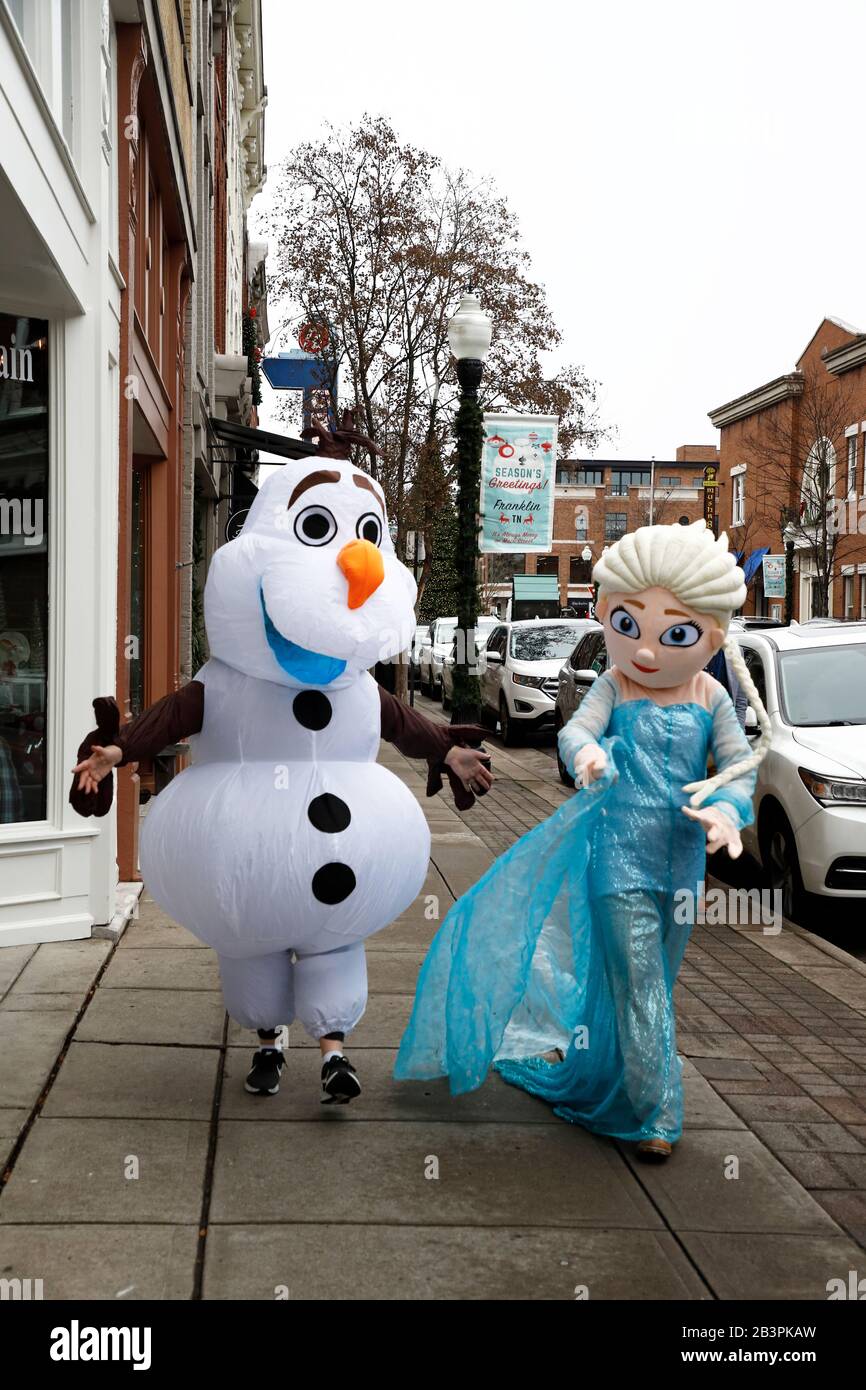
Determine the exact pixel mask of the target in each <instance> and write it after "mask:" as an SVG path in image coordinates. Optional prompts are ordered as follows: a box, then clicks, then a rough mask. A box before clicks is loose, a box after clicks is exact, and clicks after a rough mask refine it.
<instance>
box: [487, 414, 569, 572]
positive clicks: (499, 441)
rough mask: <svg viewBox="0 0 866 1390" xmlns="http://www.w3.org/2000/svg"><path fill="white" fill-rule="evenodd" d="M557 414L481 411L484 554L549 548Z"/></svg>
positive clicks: (551, 544)
mask: <svg viewBox="0 0 866 1390" xmlns="http://www.w3.org/2000/svg"><path fill="white" fill-rule="evenodd" d="M558 427H559V417H558V416H557V415H510V414H485V416H484V430H485V439H484V446H483V449H482V453H481V502H480V512H481V522H482V531H481V543H480V549H481V552H482V554H487V555H496V554H500V555H502V554H507V552H508V551H528V550H534V551H543V552H544V553H545V554H549V553H550V552H551V551H552V549H553V542H552V537H553V496H554V486H553V477H554V469H555V467H556V443H557V430H558Z"/></svg>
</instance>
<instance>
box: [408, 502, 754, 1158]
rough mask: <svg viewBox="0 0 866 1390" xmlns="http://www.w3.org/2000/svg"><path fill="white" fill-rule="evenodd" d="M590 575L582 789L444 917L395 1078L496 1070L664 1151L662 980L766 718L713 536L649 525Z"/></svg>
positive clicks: (581, 714)
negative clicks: (723, 669)
mask: <svg viewBox="0 0 866 1390" xmlns="http://www.w3.org/2000/svg"><path fill="white" fill-rule="evenodd" d="M593 578H594V580H595V581H596V583H597V584H598V600H597V604H596V611H597V614H598V617H599V619H600V620H601V621H602V622H603V624H604V629H605V635H606V642H607V650H608V654H609V658H610V661H611V667H610V669H609V670H608V671H606V672H605V673H604V674H603V675H602V676H600V677H599V678H598V679H597V680H596V682H595V684H594V685H593V686H592V688H591V690H590V692H589V694H588V695H587V696H586V697H585V699H584V700H583V701H582V703H581V705H580V707H579V708H578V710H577V712H576V713H575V714H574V715H573V717H572V718H571V719H570V720H569V722H568V724H567V725H566V726H565V728H564V729H563V730H562V731H561V733H560V735H559V749H560V753H561V756H562V759H563V762H564V763H565V765H566V767H567V768H568V770H569V772H570V773H571V774H572V776H573V777H574V779H575V783H576V785H577V787H578V790H577V792H576V793H575V795H574V796H573V797H570V798H569V800H568V801H566V802H565V803H564V804H563V805H562V806H561V807H560V808H559V809H558V810H557V811H555V812H554V814H553V815H552V816H550V817H549V819H548V820H546V821H544V822H542V824H540V825H538V826H536V827H535V828H534V829H533V830H531V831H530V832H529V834H527V835H525V836H524V837H523V838H522V839H521V840H519V841H518V842H517V843H516V844H515V845H514V846H512V848H511V849H510V850H508V852H507V853H506V854H505V855H503V857H502V858H501V859H499V860H498V861H497V862H496V863H495V864H494V865H493V866H492V867H491V868H490V869H489V870H488V872H487V873H486V874H485V875H484V877H483V878H482V879H481V880H480V881H479V882H478V883H477V884H476V885H475V886H474V887H473V888H472V889H470V891H469V892H468V893H467V894H465V896H464V897H462V898H461V899H460V900H459V901H458V902H457V903H455V905H454V907H453V908H452V909H451V911H450V912H449V914H448V916H447V918H446V919H445V921H444V923H443V924H442V927H441V929H440V930H439V932H438V934H437V936H436V938H435V939H434V941H433V943H432V945H431V947H430V951H429V953H428V955H427V959H426V961H425V963H424V966H423V969H422V971H421V975H420V978H419V983H418V991H417V996H416V999H415V1006H414V1010H413V1013H412V1017H411V1020H410V1022H409V1026H408V1029H407V1031H406V1034H405V1036H404V1038H403V1042H402V1045H401V1047H400V1051H399V1054H398V1057H397V1063H396V1068H395V1075H396V1076H397V1077H398V1078H401V1079H403V1078H409V1077H416V1078H432V1077H436V1076H442V1075H447V1076H448V1077H449V1080H450V1086H451V1090H452V1092H453V1093H455V1094H457V1093H460V1092H464V1091H470V1090H473V1089H474V1088H475V1087H477V1086H480V1085H481V1083H482V1082H483V1080H484V1078H485V1076H486V1075H487V1072H488V1070H489V1068H490V1067H491V1066H495V1067H496V1069H497V1070H498V1071H499V1072H500V1073H501V1075H502V1076H503V1077H504V1078H505V1080H506V1081H509V1082H511V1083H512V1084H514V1085H516V1086H521V1087H523V1088H524V1089H525V1090H527V1091H531V1092H533V1093H534V1094H536V1095H538V1096H541V1097H543V1099H545V1100H547V1101H549V1102H550V1104H551V1105H552V1106H553V1107H554V1108H555V1113H556V1114H557V1115H559V1116H561V1117H562V1118H563V1119H565V1120H570V1121H571V1122H573V1123H575V1124H580V1125H583V1126H584V1127H585V1128H586V1129H589V1130H593V1131H595V1132H597V1133H600V1134H607V1135H614V1136H616V1137H618V1138H620V1139H624V1140H633V1141H636V1142H637V1144H638V1150H639V1153H640V1155H641V1157H643V1158H645V1159H647V1160H649V1161H659V1160H663V1159H664V1158H666V1157H667V1156H668V1155H669V1154H670V1152H671V1149H672V1146H673V1144H674V1143H675V1142H676V1141H677V1139H678V1138H679V1137H680V1134H681V1132H682V1123H683V1101H682V1084H681V1075H680V1073H681V1065H680V1062H679V1059H678V1057H677V1052H676V1036H675V1027H674V1010H673V986H674V981H675V979H676V975H677V972H678V970H679V966H680V962H681V960H682V957H683V952H684V949H685V945H686V941H687V939H688V935H689V930H690V927H691V924H692V922H693V921H694V918H695V907H696V905H697V902H698V900H699V897H700V894H701V891H702V884H703V879H704V875H705V869H706V859H705V856H706V853H707V852H710V853H712V852H714V851H715V850H717V849H719V848H720V847H722V846H724V847H726V848H727V849H728V851H729V853H730V854H731V855H733V856H736V855H738V854H740V853H741V851H742V845H741V842H740V836H739V831H740V829H742V827H743V826H745V825H747V824H749V823H750V821H751V820H752V793H753V791H754V785H755V781H756V777H757V767H758V764H759V762H760V761H761V759H762V757H763V756H764V754H765V752H766V749H767V745H768V740H769V732H770V725H769V720H768V718H767V714H766V711H765V710H764V708H763V706H762V704H761V701H760V698H759V696H758V692H757V690H756V689H755V686H754V684H753V682H752V680H751V677H750V675H749V672H748V670H747V668H746V665H745V662H744V661H743V658H742V655H741V653H740V649H739V646H738V645H737V643H736V642H735V641H734V640H733V639H731V638H729V637H728V636H727V632H728V625H729V623H730V619H731V616H732V614H733V613H734V612H735V611H736V610H737V609H738V608H739V607H740V606H741V605H742V603H743V602H744V600H745V597H746V586H745V583H744V579H743V573H742V571H741V570H740V569H739V568H738V567H737V565H736V563H735V560H734V557H733V555H731V554H730V553H729V551H728V542H727V537H726V536H725V535H722V536H720V537H719V538H718V539H716V538H715V537H714V536H713V534H712V532H711V531H709V530H707V529H706V525H705V523H704V522H703V521H697V522H695V523H693V524H692V525H691V526H680V525H673V526H644V527H641V528H640V529H639V530H637V531H635V532H634V533H631V534H629V535H626V536H623V537H622V539H621V540H619V541H618V542H617V543H616V544H615V545H613V546H611V547H610V548H609V549H608V550H607V551H606V552H605V554H604V556H603V557H602V559H601V560H600V561H599V562H598V563H597V564H596V566H595V569H594V571H593ZM723 644H724V647H725V654H726V656H727V658H728V660H729V661H730V663H731V665H732V666H733V668H734V671H735V672H736V675H737V678H738V679H739V681H740V682H741V684H742V686H743V687H744V689H745V691H746V693H747V695H748V697H749V700H750V702H751V705H752V708H753V709H754V711H755V713H756V715H757V718H758V722H759V726H760V730H761V739H760V742H759V743H758V745H757V746H756V747H754V748H752V747H751V746H750V744H749V742H748V739H747V738H746V736H745V734H744V733H743V731H742V730H741V728H740V725H739V723H738V721H737V718H736V714H735V712H734V708H733V705H732V703H731V700H730V697H729V695H728V694H727V692H726V691H725V690H724V688H723V687H722V686H721V685H720V684H719V683H718V682H717V681H715V680H714V679H713V678H712V676H710V675H708V674H707V673H706V671H705V670H704V667H705V666H706V664H707V662H708V661H709V660H710V659H711V657H712V656H713V655H714V654H715V652H717V651H718V650H719V648H720V647H722V645H723ZM708 758H712V761H713V764H714V765H715V769H716V771H715V773H714V775H713V776H711V777H707V763H708ZM545 1054H546V1055H545Z"/></svg>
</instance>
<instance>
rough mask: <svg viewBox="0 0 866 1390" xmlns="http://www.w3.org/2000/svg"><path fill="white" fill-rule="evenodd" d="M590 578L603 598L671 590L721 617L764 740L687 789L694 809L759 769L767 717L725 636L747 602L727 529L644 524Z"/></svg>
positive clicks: (699, 524) (737, 651)
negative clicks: (714, 530) (715, 530)
mask: <svg viewBox="0 0 866 1390" xmlns="http://www.w3.org/2000/svg"><path fill="white" fill-rule="evenodd" d="M592 577H593V579H594V580H595V582H596V583H597V585H598V596H599V598H604V597H606V596H607V595H609V594H638V593H640V592H641V591H642V590H643V589H656V588H658V589H667V590H668V591H669V592H670V593H672V594H674V595H675V596H676V597H677V598H678V599H679V600H680V602H681V603H684V604H685V606H686V607H687V608H692V609H694V611H695V612H696V613H709V614H711V615H712V616H713V617H714V618H716V619H718V623H719V627H720V628H722V630H723V631H724V632H725V634H726V636H725V645H724V652H725V656H726V657H727V659H728V661H729V662H730V663H731V666H732V667H733V669H734V673H735V675H736V677H737V680H738V681H739V682H740V685H741V686H742V687H743V689H744V690H745V692H746V694H747V695H748V697H749V703H750V704H751V706H752V709H753V710H754V711H755V714H756V716H757V719H758V724H759V725H760V729H761V739H760V741H759V743H758V744H757V746H756V748H755V749H754V751H753V752H752V753H750V754H749V756H748V758H744V759H743V760H742V762H739V763H735V764H734V765H733V766H732V767H729V768H728V769H727V770H726V771H725V772H719V773H716V775H715V777H708V778H707V779H706V780H705V781H702V782H690V783H689V784H688V786H687V787H685V788H684V790H685V791H687V792H693V793H694V795H693V796H692V797H691V805H692V806H700V805H701V803H702V802H704V801H705V800H706V799H707V797H708V796H709V795H710V793H711V792H713V791H715V790H716V789H717V788H718V787H724V786H725V785H726V784H727V783H728V782H732V781H733V780H734V778H736V777H740V776H742V774H743V773H744V772H750V771H751V769H752V768H753V767H757V766H758V764H759V763H760V762H761V761H762V759H763V758H765V757H766V755H767V751H768V749H769V746H770V738H771V734H772V727H771V725H770V718H769V715H768V714H767V711H766V710H765V709H764V706H763V704H762V702H761V697H760V695H759V694H758V691H757V688H756V686H755V683H754V681H753V680H752V677H751V676H750V674H749V668H748V667H747V666H746V663H745V661H744V660H743V654H742V651H741V650H740V644H739V643H738V642H737V641H735V640H734V639H733V638H732V637H730V636H728V635H727V633H728V625H729V623H730V621H731V618H732V617H733V615H734V613H735V612H736V610H737V609H738V608H740V607H741V606H742V605H743V603H744V602H745V600H746V582H745V577H744V575H743V571H742V570H741V569H740V567H739V565H738V564H737V562H736V560H735V559H734V557H733V555H732V554H731V553H730V551H729V550H728V537H727V535H726V534H725V532H724V531H723V532H722V534H721V535H720V536H719V538H718V540H717V539H716V537H715V536H714V535H713V533H712V531H710V530H708V529H707V523H706V522H705V521H703V520H701V521H693V522H692V523H691V525H690V526H680V525H679V524H676V525H673V526H640V527H639V528H638V529H637V531H630V532H629V533H628V535H625V536H622V537H621V539H620V540H618V541H616V542H615V544H614V545H612V546H611V547H610V549H609V550H607V551H606V552H605V553H604V555H603V556H602V557H601V559H600V560H599V561H598V562H597V564H596V565H595V567H594V569H593V571H592Z"/></svg>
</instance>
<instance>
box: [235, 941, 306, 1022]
mask: <svg viewBox="0 0 866 1390" xmlns="http://www.w3.org/2000/svg"><path fill="white" fill-rule="evenodd" d="M219 963H220V979H221V981H222V987H223V999H224V1000H225V1006H226V1011H227V1012H228V1013H229V1014H231V1016H232V1018H233V1019H234V1021H235V1023H239V1024H240V1025H241V1027H242V1028H279V1027H280V1025H281V1024H283V1023H285V1024H289V1023H291V1021H292V1019H293V1018H294V1016H295V991H294V969H295V967H294V966H293V964H292V953H291V951H277V952H276V953H275V954H274V955H270V956H249V957H247V958H245V959H243V960H237V959H236V958H235V957H234V956H220V957H219Z"/></svg>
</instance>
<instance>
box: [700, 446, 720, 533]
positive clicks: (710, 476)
mask: <svg viewBox="0 0 866 1390" xmlns="http://www.w3.org/2000/svg"><path fill="white" fill-rule="evenodd" d="M718 486H719V470H718V468H717V467H716V465H715V464H714V463H708V464H707V466H706V468H705V469H704V481H703V489H704V521H705V522H706V523H707V526H708V527H709V529H710V530H711V531H712V532H713V534H714V535H717V534H718V519H717V517H716V497H717V495H718V494H717V492H716V489H717V487H718Z"/></svg>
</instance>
